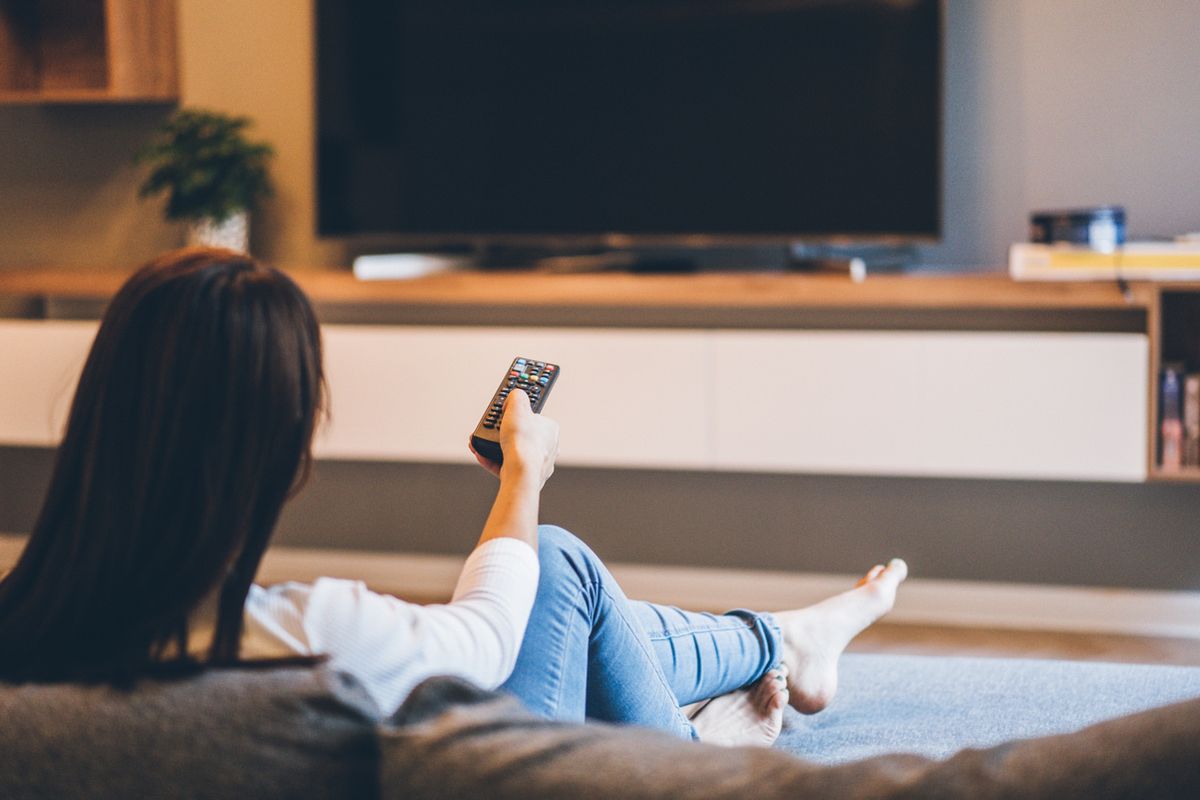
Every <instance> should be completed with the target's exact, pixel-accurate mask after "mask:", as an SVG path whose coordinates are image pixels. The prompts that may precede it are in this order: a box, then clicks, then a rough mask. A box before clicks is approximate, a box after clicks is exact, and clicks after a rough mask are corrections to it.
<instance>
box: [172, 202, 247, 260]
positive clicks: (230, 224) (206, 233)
mask: <svg viewBox="0 0 1200 800" xmlns="http://www.w3.org/2000/svg"><path fill="white" fill-rule="evenodd" d="M187 242H188V244H189V245H190V246H192V247H223V248H225V249H227V250H237V251H238V252H240V253H246V252H249V250H250V214H249V212H246V211H238V212H237V213H236V214H231V215H230V216H229V217H228V218H226V219H225V220H224V221H223V222H216V221H214V220H213V219H211V218H206V219H198V220H195V221H194V222H192V223H191V224H189V225H188V234H187Z"/></svg>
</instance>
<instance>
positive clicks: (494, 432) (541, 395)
mask: <svg viewBox="0 0 1200 800" xmlns="http://www.w3.org/2000/svg"><path fill="white" fill-rule="evenodd" d="M558 372H559V369H558V365H557V364H547V363H546V362H545V361H536V360H534V359H532V358H519V357H518V358H514V359H513V362H512V365H511V366H510V367H509V368H508V372H506V373H505V374H504V379H503V380H501V381H500V388H498V389H496V394H495V395H493V396H492V401H491V402H490V403H488V407H487V408H486V409H485V410H484V412H483V416H482V417H481V418H480V420H479V424H478V425H476V426H475V432H474V433H473V434H471V446H472V447H474V448H475V452H476V453H479V455H481V456H483V457H484V458H486V459H488V460H489V461H494V462H496V463H497V464H502V463H504V453H502V452H501V451H500V422H501V420H502V419H503V417H504V402H505V401H506V400H507V399H508V393H509V392H511V391H512V390H513V389H521V390H523V391H524V392H525V394H527V395H529V405H530V407H531V408H533V413H535V414H537V413H540V412H541V410H542V407H543V406H545V405H546V398H547V397H549V396H550V390H551V389H553V388H554V382H555V381H556V380H558Z"/></svg>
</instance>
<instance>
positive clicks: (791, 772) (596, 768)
mask: <svg viewBox="0 0 1200 800" xmlns="http://www.w3.org/2000/svg"><path fill="white" fill-rule="evenodd" d="M842 667H843V668H842V680H841V687H842V688H841V690H840V692H839V694H838V696H837V698H836V699H835V701H834V703H833V704H832V705H831V707H830V708H828V709H827V710H826V711H824V712H822V713H821V714H817V715H814V716H811V717H802V716H800V715H798V714H794V713H790V710H789V715H788V716H787V719H786V721H785V731H784V733H783V735H782V736H781V737H780V740H779V742H778V743H777V746H776V747H775V748H771V749H765V748H720V747H715V746H711V745H704V744H695V743H689V742H684V741H681V740H678V739H675V738H673V737H670V736H667V735H664V734H660V733H658V732H655V731H647V730H640V729H636V728H631V727H617V726H611V725H602V724H589V725H572V724H566V723H554V722H548V721H545V720H541V719H538V718H536V717H534V716H533V715H531V714H529V713H527V712H525V711H524V710H523V709H522V708H520V706H519V705H518V704H517V703H516V701H515V700H513V699H512V698H509V697H507V696H505V695H503V694H500V693H496V692H486V691H483V690H480V689H477V688H475V687H473V686H471V685H469V684H467V683H464V682H462V681H460V680H457V679H451V678H435V679H431V680H429V681H426V682H425V683H423V684H422V685H421V686H419V687H418V688H417V690H416V691H414V692H413V694H412V695H411V696H410V698H409V699H408V700H407V701H406V702H405V704H404V706H402V707H401V709H400V710H399V711H398V712H397V713H395V714H394V715H392V716H390V717H387V718H383V717H382V716H381V715H380V714H379V712H378V710H377V709H376V708H375V707H374V706H373V704H372V703H371V701H370V699H369V698H368V697H367V695H366V694H365V693H364V692H363V691H362V689H361V687H359V686H358V685H357V684H356V683H355V681H354V680H353V679H352V678H350V677H349V676H346V675H343V674H339V673H336V672H333V671H331V670H329V669H327V668H324V667H317V668H297V667H291V668H274V669H236V670H234V669H229V670H212V671H208V672H205V673H202V674H199V675H197V676H193V677H190V678H186V679H181V680H175V681H143V682H141V683H139V684H138V685H136V686H134V687H126V688H114V687H110V686H75V685H10V686H4V687H0V719H3V725H2V726H0V797H4V798H51V797H53V798H78V797H137V798H168V797H180V798H183V797H187V798H233V797H238V798H249V797H281V798H287V797H297V798H299V797H304V798H334V797H339V798H344V797H349V798H360V797H361V798H375V797H379V798H401V797H403V798H468V797H470V798H483V797H496V798H508V797H511V798H530V797H532V798H537V797H569V798H572V800H587V798H609V797H634V798H668V797H704V798H737V797H756V798H774V797H781V798H782V797H810V796H811V797H829V796H838V797H863V798H866V797H902V796H912V797H1001V796H1011V797H1139V798H1141V797H1200V700H1198V699H1196V698H1200V669H1193V668H1179V667H1161V666H1133V665H1112V664H1085V663H1074V662H1055V661H1028V660H1010V659H951V658H930V657H917V656H912V657H904V656H886V655H847V656H845V657H844V658H843V662H842ZM1168 704H1170V705H1169V707H1168V708H1165V709H1159V710H1156V711H1152V712H1143V710H1144V709H1148V708H1151V707H1155V706H1163V705H1168ZM1136 712H1143V713H1136ZM1131 713H1132V714H1133V716H1127V717H1124V718H1122V719H1120V720H1118V721H1115V722H1114V721H1109V722H1103V721H1102V720H1106V719H1108V718H1110V717H1114V716H1117V715H1123V714H1131ZM1081 728H1084V729H1085V730H1084V732H1083V733H1082V734H1076V735H1062V734H1067V733H1068V732H1070V731H1076V730H1079V729H1081ZM1033 736H1037V737H1044V738H1039V739H1037V740H1033V741H1024V742H1012V741H1011V740H1014V739H1025V738H1027V737H1033ZM1045 737H1048V738H1045Z"/></svg>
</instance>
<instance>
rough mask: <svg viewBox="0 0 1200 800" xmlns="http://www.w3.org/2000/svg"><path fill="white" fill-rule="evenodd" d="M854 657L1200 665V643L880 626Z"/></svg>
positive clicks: (853, 648)
mask: <svg viewBox="0 0 1200 800" xmlns="http://www.w3.org/2000/svg"><path fill="white" fill-rule="evenodd" d="M850 652H855V653H908V654H915V655H952V656H984V657H1010V658H1061V659H1075V660H1081V661H1121V662H1129V663H1141V664H1177V665H1182V666H1200V640H1196V639H1170V638H1160V637H1143V636H1117V635H1112V634H1095V633H1063V632H1059V631H1021V630H988V629H980V628H954V627H939V626H932V625H901V624H887V623H879V624H877V625H875V626H874V627H872V628H869V629H868V630H866V631H864V632H863V633H862V634H860V635H859V637H858V638H857V639H855V640H854V642H853V643H852V644H851V645H850Z"/></svg>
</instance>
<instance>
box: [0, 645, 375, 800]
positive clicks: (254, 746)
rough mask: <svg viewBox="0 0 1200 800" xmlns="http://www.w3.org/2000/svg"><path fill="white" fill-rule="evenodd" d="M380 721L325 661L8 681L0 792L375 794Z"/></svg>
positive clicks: (1, 712) (67, 796)
mask: <svg viewBox="0 0 1200 800" xmlns="http://www.w3.org/2000/svg"><path fill="white" fill-rule="evenodd" d="M375 718H376V713H375V709H374V707H373V706H372V704H371V702H370V700H369V699H367V697H366V695H365V693H363V692H362V690H361V689H360V688H359V687H358V686H357V685H355V684H354V683H353V681H352V680H351V679H349V678H346V677H345V676H342V675H339V674H337V673H333V672H331V671H329V670H326V669H324V668H321V667H318V668H315V669H313V668H288V669H270V670H211V671H209V672H206V673H204V674H203V675H200V676H198V677H194V678H189V679H187V680H180V681H146V682H143V683H140V684H139V685H138V686H137V688H136V690H135V691H132V692H130V691H126V690H122V689H115V688H112V687H109V686H75V685H33V684H25V685H19V686H14V685H9V686H0V797H3V798H8V799H9V800H13V799H15V798H61V799H62V800H73V798H84V797H86V798H94V797H130V798H133V797H137V798H147V799H153V798H167V797H188V798H231V797H272V798H276V797H277V798H286V797H297V798H299V797H304V798H333V797H356V798H357V797H366V798H370V797H376V796H378V794H379V742H378V737H377V735H376V732H375V725H374V723H375Z"/></svg>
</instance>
